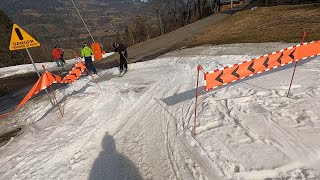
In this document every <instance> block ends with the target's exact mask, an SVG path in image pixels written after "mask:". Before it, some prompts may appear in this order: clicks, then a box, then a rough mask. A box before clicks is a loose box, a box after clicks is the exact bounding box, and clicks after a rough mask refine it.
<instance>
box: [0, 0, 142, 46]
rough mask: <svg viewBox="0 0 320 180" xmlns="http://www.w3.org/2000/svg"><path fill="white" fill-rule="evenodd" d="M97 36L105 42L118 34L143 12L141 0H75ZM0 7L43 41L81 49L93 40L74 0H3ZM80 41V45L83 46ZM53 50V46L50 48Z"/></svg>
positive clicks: (95, 36) (98, 39)
mask: <svg viewBox="0 0 320 180" xmlns="http://www.w3.org/2000/svg"><path fill="white" fill-rule="evenodd" d="M74 2H75V4H76V5H77V7H78V9H79V11H80V13H81V14H82V16H83V17H84V19H85V21H86V23H87V25H88V26H89V28H90V30H91V32H92V34H93V36H94V38H95V39H96V40H97V41H100V40H101V42H102V43H103V44H106V43H109V44H110V42H109V41H110V39H106V37H107V36H108V37H116V36H117V33H119V31H124V26H125V22H126V21H129V19H131V18H133V17H135V15H137V14H138V13H140V12H141V11H143V9H142V8H143V5H144V3H142V2H140V1H128V0H126V1H125V0H121V1H114V0H91V1H84V0H74ZM0 9H2V10H4V11H5V13H6V14H7V15H8V16H10V17H11V18H12V19H13V21H14V22H15V23H18V24H19V25H21V26H22V27H23V28H25V29H26V30H27V31H28V32H30V33H31V34H34V35H35V36H36V37H41V39H40V40H41V41H42V42H43V43H46V44H49V46H53V45H54V44H56V43H59V44H60V45H62V46H64V47H66V46H67V47H72V48H77V47H80V46H81V43H82V42H83V41H86V40H89V39H90V37H89V34H88V32H87V30H86V29H85V27H84V26H83V23H82V21H81V19H80V18H79V16H78V14H77V12H76V10H75V8H74V6H73V4H72V2H71V1H62V0H39V1H33V0H25V1H19V0H10V1H0ZM79 44H80V45H79ZM48 48H49V49H51V47H48Z"/></svg>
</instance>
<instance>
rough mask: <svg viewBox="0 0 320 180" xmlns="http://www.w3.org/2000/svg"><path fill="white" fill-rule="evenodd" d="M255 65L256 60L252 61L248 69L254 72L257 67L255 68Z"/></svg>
mask: <svg viewBox="0 0 320 180" xmlns="http://www.w3.org/2000/svg"><path fill="white" fill-rule="evenodd" d="M253 65H254V61H252V63H251V64H250V66H249V67H248V70H249V71H251V72H252V73H254V71H255V69H253Z"/></svg>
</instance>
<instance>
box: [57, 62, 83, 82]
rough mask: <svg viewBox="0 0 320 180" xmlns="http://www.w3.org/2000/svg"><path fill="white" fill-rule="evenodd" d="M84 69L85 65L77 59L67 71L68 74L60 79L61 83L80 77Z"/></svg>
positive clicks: (73, 80)
mask: <svg viewBox="0 0 320 180" xmlns="http://www.w3.org/2000/svg"><path fill="white" fill-rule="evenodd" d="M84 70H86V66H85V65H84V64H83V63H82V62H81V61H78V62H77V64H75V65H74V67H73V68H72V70H71V71H70V72H69V74H68V75H67V76H66V77H64V78H63V79H62V81H61V83H72V82H75V81H76V80H78V79H79V78H80V76H81V74H82V73H83V71H84Z"/></svg>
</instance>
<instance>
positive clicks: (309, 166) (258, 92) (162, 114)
mask: <svg viewBox="0 0 320 180" xmlns="http://www.w3.org/2000/svg"><path fill="white" fill-rule="evenodd" d="M240 46H241V45H239V47H240ZM284 47H285V46H284ZM227 49H228V48H227V47H220V46H214V47H211V48H210V47H206V49H205V48H204V49H203V50H202V52H201V53H200V54H201V56H197V55H190V56H183V57H179V56H174V53H173V54H172V53H170V56H167V57H166V56H164V57H160V58H158V59H156V60H153V61H147V62H141V63H135V64H130V65H129V66H130V67H129V68H130V70H129V71H128V72H127V73H126V74H125V75H124V76H123V77H121V78H119V77H116V74H117V73H118V72H117V68H113V69H109V70H105V71H103V72H100V74H99V76H96V79H97V81H98V82H99V86H100V87H101V88H102V91H101V90H100V89H99V88H98V87H97V85H96V84H95V83H94V81H93V80H91V78H90V76H88V77H82V78H80V79H79V80H78V81H77V82H75V83H73V84H70V85H68V86H66V87H63V88H60V89H59V90H58V92H57V93H58V98H59V100H60V101H61V106H62V107H63V110H64V111H65V116H64V117H63V118H61V117H60V114H59V110H58V108H56V107H55V108H52V107H51V105H50V103H49V102H48V101H47V99H46V97H45V96H42V97H38V98H34V99H32V100H31V101H30V102H28V103H27V105H26V106H25V107H23V108H22V109H21V110H19V112H17V113H15V114H14V115H13V116H12V117H10V119H9V120H11V121H12V122H13V123H15V124H18V125H23V126H24V128H23V132H22V134H21V135H19V136H17V137H15V138H12V139H11V141H9V142H8V143H7V144H6V145H4V146H2V147H0V163H1V165H2V168H1V169H0V179H198V180H205V179H266V178H283V179H317V176H318V175H319V170H320V153H319V152H320V151H319V150H320V141H318V139H319V138H320V137H319V136H320V135H319V134H320V128H319V127H320V124H319V115H320V111H319V110H318V109H319V100H320V99H319V98H320V91H319V90H320V88H319V84H320V81H319V77H320V74H319V73H320V71H318V69H319V67H320V63H319V61H318V60H319V59H320V58H319V57H317V58H315V59H313V60H312V61H310V62H308V63H304V64H302V63H301V64H299V66H298V67H297V71H296V75H295V79H294V82H293V86H292V90H291V94H290V96H289V98H287V97H286V93H287V86H288V84H289V82H290V78H291V75H292V70H293V69H292V68H286V69H283V70H276V71H273V73H268V74H267V75H263V76H257V77H254V78H249V79H247V80H245V81H240V82H237V83H235V84H231V85H228V86H224V87H222V88H219V89H216V90H212V91H210V92H207V93H201V95H200V96H199V101H198V118H197V130H196V134H197V136H195V137H192V136H191V130H192V126H193V118H194V103H195V98H194V96H195V91H194V88H195V81H196V66H197V64H198V63H200V64H201V65H202V66H203V67H204V69H207V70H214V69H215V68H217V67H221V65H226V64H235V63H238V62H241V61H244V60H247V59H249V58H251V56H250V57H249V56H248V55H219V56H214V55H207V56H206V54H209V52H211V53H212V51H215V50H216V51H222V50H224V51H225V50H227ZM198 50H199V49H197V51H198ZM209 50H210V51H209ZM183 51H188V53H190V52H192V49H188V50H181V52H178V53H183ZM258 55H260V54H257V56H258ZM252 56H253V55H252ZM106 76H108V77H111V79H110V80H106V81H105V80H104V78H105V77H106ZM200 84H203V82H202V80H201V81H200Z"/></svg>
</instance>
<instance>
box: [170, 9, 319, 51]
mask: <svg viewBox="0 0 320 180" xmlns="http://www.w3.org/2000/svg"><path fill="white" fill-rule="evenodd" d="M304 31H305V32H307V36H306V39H305V41H312V40H320V4H308V5H285V6H273V7H258V8H257V9H255V10H250V9H249V10H243V11H240V12H238V13H236V14H234V15H233V16H230V17H228V18H227V19H225V20H223V21H222V22H220V23H219V24H217V25H216V26H214V27H212V28H208V29H207V30H206V32H204V33H201V34H198V35H195V36H193V37H191V38H188V39H187V40H186V41H184V42H183V43H181V44H178V45H177V46H176V47H175V48H180V47H194V46H199V45H206V44H230V43H260V42H297V43H298V42H300V41H301V37H302V34H303V32H304Z"/></svg>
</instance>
